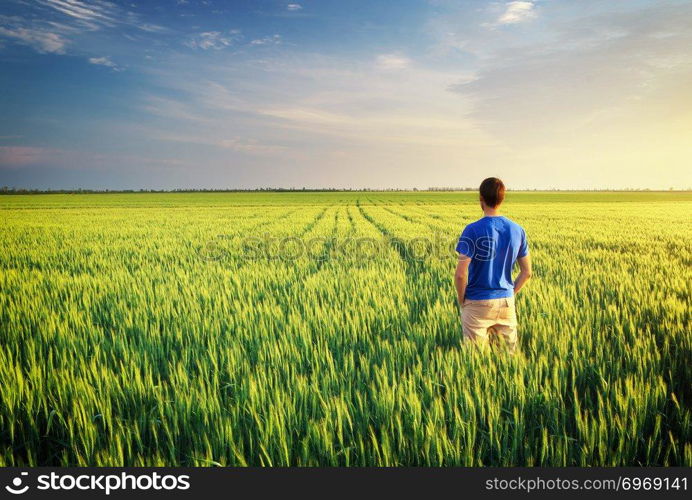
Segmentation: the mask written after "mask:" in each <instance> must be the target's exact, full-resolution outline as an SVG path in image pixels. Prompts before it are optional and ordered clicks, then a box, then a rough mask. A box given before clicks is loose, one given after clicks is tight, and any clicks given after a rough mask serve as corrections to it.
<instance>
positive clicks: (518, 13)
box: [497, 1, 536, 24]
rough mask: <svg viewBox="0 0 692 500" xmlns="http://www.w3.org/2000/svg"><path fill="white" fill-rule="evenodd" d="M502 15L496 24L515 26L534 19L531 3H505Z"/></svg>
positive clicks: (534, 12)
mask: <svg viewBox="0 0 692 500" xmlns="http://www.w3.org/2000/svg"><path fill="white" fill-rule="evenodd" d="M505 6H506V9H505V11H504V13H503V14H502V15H501V16H500V17H499V18H498V19H497V24H517V23H522V22H524V21H528V20H529V19H533V18H534V17H536V11H535V10H533V8H534V4H533V2H526V1H515V2H507V4H506V5H505Z"/></svg>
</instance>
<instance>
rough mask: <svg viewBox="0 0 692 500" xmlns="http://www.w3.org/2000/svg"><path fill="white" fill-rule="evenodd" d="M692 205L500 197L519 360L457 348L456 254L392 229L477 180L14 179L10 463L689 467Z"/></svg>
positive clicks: (8, 293)
mask: <svg viewBox="0 0 692 500" xmlns="http://www.w3.org/2000/svg"><path fill="white" fill-rule="evenodd" d="M691 209H692V195H690V193H663V192H660V193H509V195H508V199H507V203H506V208H505V213H506V214H507V215H508V216H509V217H510V218H512V219H514V220H515V221H517V222H519V223H520V224H522V225H523V226H524V227H525V228H526V230H527V233H528V235H529V239H530V244H531V252H532V257H533V261H534V268H535V275H534V279H533V280H532V281H531V282H530V283H529V285H528V286H527V288H526V290H524V291H522V293H521V294H520V295H519V297H518V305H517V308H518V314H519V318H520V353H519V354H518V355H516V356H510V355H507V354H505V353H501V352H485V351H479V350H477V349H474V348H468V346H462V345H461V343H460V325H459V320H458V317H457V312H456V308H455V306H454V289H453V282H452V273H453V270H454V267H455V263H456V262H455V259H454V256H453V255H452V254H451V252H447V253H446V254H444V256H439V257H430V256H429V257H427V258H425V259H423V260H420V259H415V258H412V257H411V255H410V254H408V253H407V252H406V251H405V250H404V249H402V248H401V247H400V246H398V245H396V244H393V242H392V241H390V239H391V238H392V237H395V238H400V239H402V240H404V241H409V240H411V239H412V238H416V237H429V238H431V239H433V240H434V239H435V237H436V236H435V235H444V238H445V241H446V239H449V240H450V241H453V240H454V239H455V238H456V237H457V236H458V234H459V233H460V232H461V229H462V228H463V226H464V225H465V224H467V223H469V222H471V221H473V220H476V219H477V218H479V215H480V214H479V209H478V206H477V202H476V195H475V194H474V193H376V192H365V193H304V194H303V193H262V194H255V193H235V194H234V193H212V194H189V193H179V194H93V195H91V194H90V195H81V194H80V195H33V196H32V195H12V196H0V214H1V215H2V220H3V224H2V225H1V226H0V241H1V242H2V249H3V251H2V253H0V380H1V381H2V392H1V394H0V465H101V466H106V465H116V466H117V465H555V466H560V465H688V466H689V465H692V445H691V444H690V441H691V439H690V437H691V436H690V433H691V431H690V429H692V411H691V407H690V401H692V390H691V387H692V373H691V372H692V368H691V365H692V364H691V363H690V360H692V329H691V321H690V317H691V311H692V308H691V302H692V298H691V297H692V293H691V292H692V290H691V287H692V285H691V283H692V265H691V264H692V219H690V216H689V214H690V213H691ZM266 234H271V235H273V236H276V237H278V236H296V237H299V238H301V239H302V240H303V241H311V242H312V246H311V252H312V257H308V256H302V257H300V258H298V259H294V260H291V259H288V258H286V257H287V251H286V249H285V248H284V250H279V249H278V248H277V247H276V245H275V244H273V245H272V247H271V249H270V250H271V252H270V253H269V255H267V256H265V257H263V258H259V259H255V260H248V259H247V258H245V257H244V254H243V249H244V248H245V247H244V246H243V237H252V236H259V237H263V236H264V235H266ZM353 238H370V239H371V241H384V243H385V244H384V245H383V246H382V247H381V248H380V251H379V252H378V253H377V254H376V255H374V256H372V258H363V256H362V255H361V256H360V257H359V255H358V254H356V252H354V251H353V249H352V247H344V246H343V244H342V243H343V242H344V241H349V240H352V239H353ZM246 250H247V249H246ZM210 255H212V256H215V257H217V260H210V259H209V256H210ZM245 255H246V254H245ZM269 257H271V258H269Z"/></svg>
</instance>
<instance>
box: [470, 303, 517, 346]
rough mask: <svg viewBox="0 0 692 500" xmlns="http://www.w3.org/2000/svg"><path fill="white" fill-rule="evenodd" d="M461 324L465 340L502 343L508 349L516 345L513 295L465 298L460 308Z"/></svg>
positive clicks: (515, 316)
mask: <svg viewBox="0 0 692 500" xmlns="http://www.w3.org/2000/svg"><path fill="white" fill-rule="evenodd" d="M461 324H462V328H463V331H464V340H466V341H471V342H476V343H482V344H488V343H490V342H497V343H504V344H505V345H506V346H507V348H508V349H509V350H510V351H514V350H515V349H516V347H517V313H516V309H515V307H514V297H507V298H504V299H487V300H468V299H467V300H465V301H464V305H463V306H462V308H461Z"/></svg>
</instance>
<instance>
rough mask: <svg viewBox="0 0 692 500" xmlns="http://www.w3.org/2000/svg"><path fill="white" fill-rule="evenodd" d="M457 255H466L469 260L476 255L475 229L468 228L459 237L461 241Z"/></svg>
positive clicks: (458, 244) (457, 248)
mask: <svg viewBox="0 0 692 500" xmlns="http://www.w3.org/2000/svg"><path fill="white" fill-rule="evenodd" d="M456 251H457V253H459V254H460V255H466V256H467V257H469V258H471V259H472V258H473V255H474V254H475V253H476V250H475V245H474V242H473V229H471V227H470V226H466V227H465V228H464V231H463V232H462V233H461V236H459V241H458V242H457V247H456Z"/></svg>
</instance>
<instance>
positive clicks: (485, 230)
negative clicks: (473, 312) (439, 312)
mask: <svg viewBox="0 0 692 500" xmlns="http://www.w3.org/2000/svg"><path fill="white" fill-rule="evenodd" d="M456 250H457V252H459V253H460V254H463V255H466V256H467V257H471V263H470V264H469V281H468V284H467V285H466V298H467V299H469V300H485V299H501V298H505V297H512V296H513V295H514V282H513V281H512V268H513V267H514V263H515V262H516V261H517V259H518V258H519V257H524V256H526V255H528V254H529V244H528V241H527V240H526V231H524V229H523V228H522V227H521V226H520V225H519V224H517V223H516V222H512V221H511V220H509V219H508V218H507V217H504V216H496V217H487V216H486V217H483V218H482V219H480V220H477V221H476V222H473V223H471V224H469V225H468V226H466V228H465V229H464V232H462V233H461V237H459V243H457V248H456Z"/></svg>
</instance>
